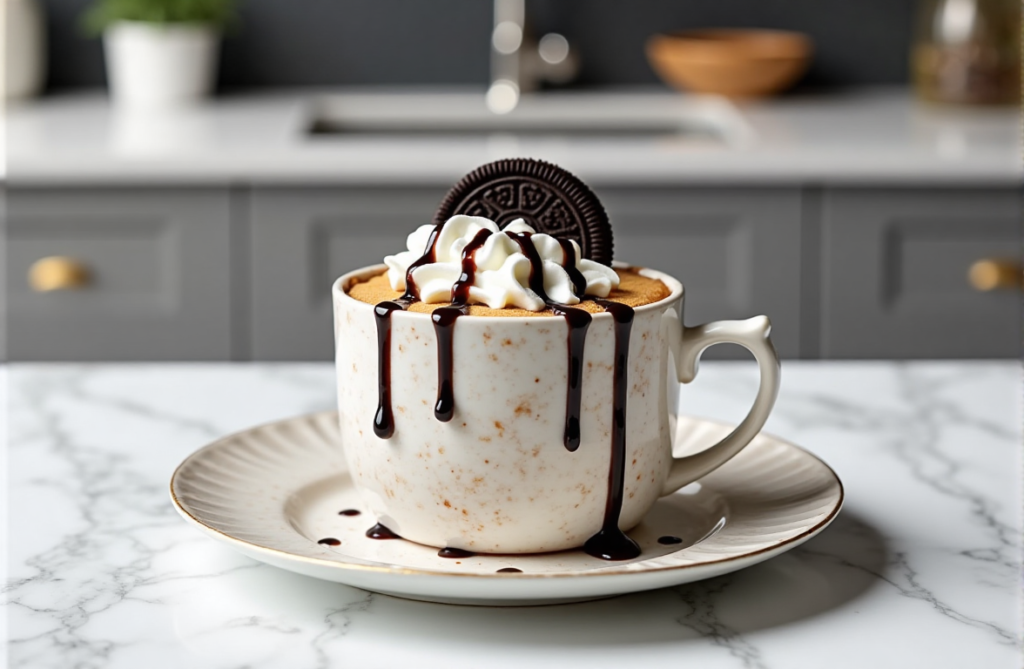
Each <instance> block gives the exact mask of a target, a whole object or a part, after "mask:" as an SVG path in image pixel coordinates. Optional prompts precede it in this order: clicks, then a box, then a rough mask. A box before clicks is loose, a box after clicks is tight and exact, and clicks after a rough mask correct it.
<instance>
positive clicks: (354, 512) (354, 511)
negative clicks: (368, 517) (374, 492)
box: [338, 509, 362, 516]
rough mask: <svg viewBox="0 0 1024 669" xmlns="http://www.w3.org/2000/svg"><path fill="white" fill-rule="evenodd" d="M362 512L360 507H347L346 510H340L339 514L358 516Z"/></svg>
mask: <svg viewBox="0 0 1024 669" xmlns="http://www.w3.org/2000/svg"><path fill="white" fill-rule="evenodd" d="M361 513H362V511H360V510H359V509H345V510H344V511H339V512H338V515H339V516H358V515H359V514H361Z"/></svg>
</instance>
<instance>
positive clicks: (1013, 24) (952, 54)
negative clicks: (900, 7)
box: [911, 0, 1021, 105]
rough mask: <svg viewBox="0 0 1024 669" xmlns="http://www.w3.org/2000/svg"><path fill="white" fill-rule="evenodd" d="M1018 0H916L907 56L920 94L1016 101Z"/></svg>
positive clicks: (965, 99) (941, 98)
mask: <svg viewBox="0 0 1024 669" xmlns="http://www.w3.org/2000/svg"><path fill="white" fill-rule="evenodd" d="M1019 3H1020V0H919V5H918V15H917V25H916V30H915V36H914V43H913V50H912V56H911V69H912V75H913V81H914V88H915V90H916V92H917V95H918V96H919V97H921V98H922V99H925V100H929V101H932V102H949V103H958V104H979V105H980V104H1009V103H1015V102H1019V101H1020V76H1021V71H1020V58H1021V44H1020V35H1021V11H1020V4H1019Z"/></svg>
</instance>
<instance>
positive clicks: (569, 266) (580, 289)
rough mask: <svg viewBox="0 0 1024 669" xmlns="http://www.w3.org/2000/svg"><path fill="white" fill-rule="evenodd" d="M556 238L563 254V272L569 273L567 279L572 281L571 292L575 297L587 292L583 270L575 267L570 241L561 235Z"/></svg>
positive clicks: (574, 252) (574, 253)
mask: <svg viewBox="0 0 1024 669" xmlns="http://www.w3.org/2000/svg"><path fill="white" fill-rule="evenodd" d="M556 239H557V240H558V245H559V246H561V247H562V253H564V254H565V261H564V262H563V263H562V266H563V267H564V268H565V273H566V274H568V275H569V280H570V281H572V293H573V295H575V296H576V297H581V296H582V295H583V294H584V293H586V292H587V279H586V278H585V277H584V276H583V272H581V271H579V270H578V269H576V249H574V248H573V247H572V242H571V241H569V240H568V239H562V238H561V237H557V238H556Z"/></svg>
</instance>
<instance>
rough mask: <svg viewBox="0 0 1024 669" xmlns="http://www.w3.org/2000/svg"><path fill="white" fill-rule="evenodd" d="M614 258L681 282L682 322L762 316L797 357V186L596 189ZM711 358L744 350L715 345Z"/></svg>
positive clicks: (781, 347)
mask: <svg viewBox="0 0 1024 669" xmlns="http://www.w3.org/2000/svg"><path fill="white" fill-rule="evenodd" d="M598 196H599V197H600V198H601V200H602V202H603V203H604V205H605V208H606V209H607V210H608V214H609V216H610V217H611V220H612V226H613V228H614V230H615V257H616V258H617V259H620V260H623V261H626V262H631V263H635V264H637V265H641V266H645V267H651V268H653V269H659V270H662V271H665V272H667V273H669V274H671V275H673V276H675V277H676V278H678V279H680V280H681V281H682V282H683V284H684V285H685V286H686V313H685V319H686V322H687V324H689V325H694V324H697V323H705V322H707V321H711V320H718V319H737V318H749V317H750V316H755V315H758V314H766V315H768V316H769V318H771V320H772V340H773V341H774V342H775V345H776V348H777V349H778V351H779V354H780V355H782V356H784V357H797V356H798V355H800V318H801V314H800V271H801V245H800V225H801V223H800V191H799V189H795V188H794V189H758V188H746V189H732V188H730V189H714V188H700V189H680V188H630V189H602V190H600V191H599V192H598ZM705 355H706V356H707V357H709V358H734V357H743V356H745V355H749V354H747V353H746V352H744V351H741V350H740V349H738V347H731V346H716V347H714V348H711V349H709V350H708V352H707V353H706V354H705Z"/></svg>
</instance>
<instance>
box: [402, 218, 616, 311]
mask: <svg viewBox="0 0 1024 669" xmlns="http://www.w3.org/2000/svg"><path fill="white" fill-rule="evenodd" d="M434 228H435V226H433V225H423V226H420V227H419V228H418V229H417V230H416V231H415V232H413V233H412V234H410V235H409V238H408V240H407V242H406V246H407V248H408V250H407V251H403V252H401V253H397V254H395V255H391V256H386V257H385V258H384V263H385V264H386V265H387V266H388V280H389V281H390V282H391V287H392V288H393V289H394V290H397V291H404V290H406V281H405V277H406V272H407V271H408V269H409V266H410V265H412V264H413V263H415V262H416V261H417V260H419V259H420V258H421V257H422V256H423V255H424V253H429V251H430V249H428V248H427V244H428V242H429V240H430V235H431V233H432V232H433V231H434ZM482 230H488V231H490V232H491V235H490V236H489V237H487V239H486V240H485V241H484V242H483V245H481V246H480V247H479V248H477V249H476V250H475V251H474V252H473V254H472V258H471V259H470V260H471V261H472V262H473V264H474V266H475V268H476V271H475V272H474V273H473V274H472V283H471V284H470V285H469V302H470V303H473V304H486V305H487V306H488V307H491V308H492V309H503V308H505V307H519V308H520V309H526V310H528V311H541V310H543V309H544V308H545V307H546V306H547V304H546V303H545V302H544V299H543V298H542V297H541V296H540V295H538V294H537V293H535V292H534V291H533V290H531V289H530V271H531V263H530V259H529V258H527V257H526V255H525V254H524V253H523V251H522V248H521V247H520V245H519V242H518V241H517V240H516V239H513V237H512V236H511V235H515V236H516V237H518V238H520V239H526V243H530V244H533V247H534V249H536V251H537V255H538V256H539V257H540V259H541V262H542V267H543V270H544V292H545V293H547V297H548V299H549V300H550V301H551V302H555V303H558V304H566V305H573V304H579V302H580V297H578V296H577V295H576V293H575V292H574V291H573V282H572V279H571V278H570V276H569V273H568V272H567V271H566V270H565V267H566V266H571V267H575V268H576V269H577V270H579V272H580V273H581V274H582V275H583V278H584V279H586V282H587V286H586V289H585V290H584V294H586V295H591V296H594V297H607V296H608V293H609V292H611V290H612V289H613V288H615V287H617V286H618V285H619V275H618V274H616V273H615V270H613V269H612V268H610V267H607V266H605V265H602V264H600V263H596V262H594V261H593V260H588V259H586V258H581V257H580V247H579V244H577V243H576V242H573V241H570V245H571V247H572V251H573V255H574V257H573V258H568V257H567V255H568V254H567V253H566V252H565V251H564V250H563V249H562V245H561V244H559V242H558V240H557V239H555V238H554V237H552V236H551V235H547V234H544V233H537V232H534V230H533V228H531V227H530V226H529V225H527V224H526V222H525V221H523V219H521V218H520V219H516V220H515V221H512V222H511V223H509V224H508V225H506V226H505V228H504V229H499V228H498V226H497V224H496V223H494V221H491V220H490V219H487V218H483V217H480V216H461V215H460V216H453V217H451V218H450V219H448V221H447V222H445V224H444V225H443V226H442V227H441V231H440V232H439V233H438V235H437V239H436V240H435V242H434V257H433V260H434V262H431V263H426V264H423V265H420V266H418V267H416V268H414V269H413V271H412V280H413V283H414V284H415V289H416V293H417V297H419V299H420V301H422V302H426V303H428V304H431V303H438V302H451V301H452V288H453V287H454V286H455V284H456V282H458V281H459V278H460V277H461V276H462V274H463V258H462V255H463V250H464V249H465V248H466V245H468V244H469V243H470V242H471V241H472V240H473V239H474V238H475V237H476V236H477V235H478V234H479V233H480V232H481V231H482ZM522 233H529V235H528V236H526V237H519V235H521V234H522Z"/></svg>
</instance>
